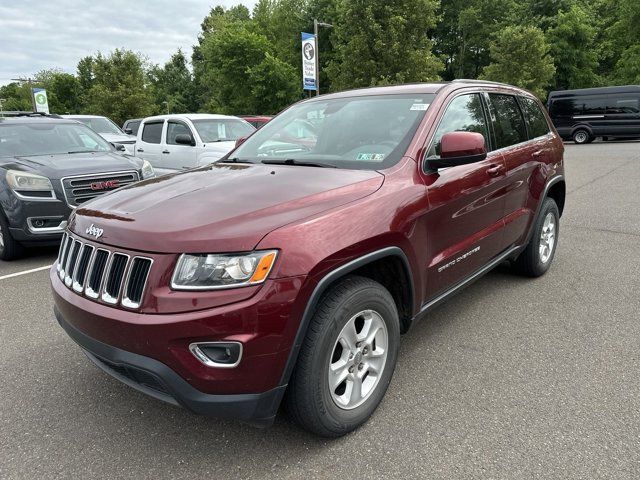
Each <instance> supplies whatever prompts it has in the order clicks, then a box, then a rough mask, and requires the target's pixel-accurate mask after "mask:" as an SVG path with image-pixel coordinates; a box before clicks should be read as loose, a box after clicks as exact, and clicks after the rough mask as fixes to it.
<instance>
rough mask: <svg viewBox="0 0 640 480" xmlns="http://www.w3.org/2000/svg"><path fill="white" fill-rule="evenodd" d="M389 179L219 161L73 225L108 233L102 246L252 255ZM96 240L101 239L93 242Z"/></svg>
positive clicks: (128, 194) (127, 196) (108, 203)
mask: <svg viewBox="0 0 640 480" xmlns="http://www.w3.org/2000/svg"><path fill="white" fill-rule="evenodd" d="M383 181H384V176H383V175H382V174H380V173H378V172H376V171H365V170H342V169H337V168H336V169H333V168H318V167H301V166H289V165H262V164H259V165H247V164H237V165H236V164H225V163H218V164H212V165H208V166H206V167H202V168H199V169H196V170H191V171H189V172H183V173H176V174H172V175H167V176H164V177H158V178H154V179H149V180H146V181H143V182H140V183H138V184H135V185H131V186H128V187H125V188H122V189H120V190H116V191H114V192H113V193H110V194H106V195H102V196H100V197H98V198H97V199H95V200H93V201H91V202H89V203H87V204H86V205H85V206H83V207H82V208H79V209H78V210H77V211H76V214H75V216H74V217H72V219H71V222H70V228H71V230H72V231H73V232H75V233H76V234H78V235H80V236H83V237H85V238H88V239H92V238H91V237H90V236H89V235H87V234H86V231H87V229H88V228H89V227H90V226H91V225H95V226H96V227H97V228H100V229H102V230H103V231H104V232H103V234H102V236H101V237H100V239H99V242H102V243H105V244H108V245H113V246H117V247H121V248H126V249H132V250H141V251H148V252H164V253H182V252H190V253H204V252H241V251H250V250H252V249H253V248H254V247H255V246H256V245H257V244H258V242H259V241H260V240H261V239H262V238H263V237H264V236H265V235H266V234H268V233H269V232H271V231H273V230H275V229H277V228H278V227H281V226H283V225H286V224H288V223H292V222H296V221H299V220H301V219H303V218H306V217H309V216H312V215H316V214H318V213H320V212H322V211H325V210H328V209H330V208H334V207H338V206H340V205H344V204H346V203H348V202H353V201H355V200H358V199H360V198H363V197H365V196H367V195H370V194H371V193H373V192H375V191H376V190H377V189H378V188H380V186H381V185H382V183H383ZM93 240H95V238H94V239H93Z"/></svg>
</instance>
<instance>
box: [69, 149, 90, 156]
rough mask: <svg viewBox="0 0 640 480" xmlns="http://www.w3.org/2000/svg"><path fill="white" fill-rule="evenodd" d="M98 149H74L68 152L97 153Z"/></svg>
mask: <svg viewBox="0 0 640 480" xmlns="http://www.w3.org/2000/svg"><path fill="white" fill-rule="evenodd" d="M95 152H96V150H73V151H71V152H67V153H68V154H69V155H71V154H73V153H95Z"/></svg>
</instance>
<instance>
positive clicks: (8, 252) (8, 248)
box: [0, 210, 24, 261]
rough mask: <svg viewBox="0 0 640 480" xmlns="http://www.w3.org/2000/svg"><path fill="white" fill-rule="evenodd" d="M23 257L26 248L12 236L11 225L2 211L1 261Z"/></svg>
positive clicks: (0, 214)
mask: <svg viewBox="0 0 640 480" xmlns="http://www.w3.org/2000/svg"><path fill="white" fill-rule="evenodd" d="M22 255H24V247H23V246H22V245H21V244H20V243H18V242H17V241H16V240H15V239H14V238H13V237H12V236H11V232H10V231H9V224H8V223H7V220H6V219H5V217H4V214H3V213H2V211H1V210H0V260H5V261H8V260H15V259H16V258H20V257H21V256H22Z"/></svg>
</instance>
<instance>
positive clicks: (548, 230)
mask: <svg viewBox="0 0 640 480" xmlns="http://www.w3.org/2000/svg"><path fill="white" fill-rule="evenodd" d="M559 227H560V211H559V210H558V205H556V202H555V201H554V200H553V199H552V198H548V197H547V198H545V199H544V202H543V203H542V208H541V209H540V215H538V218H537V220H536V223H535V225H534V226H533V235H532V236H531V240H529V244H528V245H527V247H526V248H525V249H524V251H523V252H522V253H521V254H520V256H519V257H518V258H517V259H516V260H515V262H514V267H515V269H516V271H517V272H519V273H521V274H523V275H526V276H529V277H539V276H541V275H544V274H545V273H546V272H547V270H549V267H550V266H551V262H552V261H553V257H554V255H555V253H556V247H557V245H558V234H559V231H560V230H559Z"/></svg>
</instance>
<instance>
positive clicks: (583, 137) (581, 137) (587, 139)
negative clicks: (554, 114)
mask: <svg viewBox="0 0 640 480" xmlns="http://www.w3.org/2000/svg"><path fill="white" fill-rule="evenodd" d="M572 138H573V142H574V143H575V144H577V145H584V144H587V143H591V142H592V141H593V138H592V137H591V135H590V134H589V132H588V131H587V130H585V129H584V128H579V129H578V130H576V131H575V132H573V135H572Z"/></svg>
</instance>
